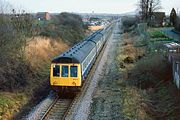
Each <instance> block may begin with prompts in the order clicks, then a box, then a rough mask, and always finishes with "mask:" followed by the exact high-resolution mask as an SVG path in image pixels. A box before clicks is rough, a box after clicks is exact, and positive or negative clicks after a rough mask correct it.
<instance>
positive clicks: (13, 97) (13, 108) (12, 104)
mask: <svg viewBox="0 0 180 120" xmlns="http://www.w3.org/2000/svg"><path fill="white" fill-rule="evenodd" d="M27 102H28V100H27V96H25V95H24V94H21V93H17V94H15V93H9V92H1V93H0V119H1V120H9V119H11V118H12V116H13V115H14V113H15V112H18V111H19V109H20V108H21V107H22V106H23V105H25V104H26V103H27Z"/></svg>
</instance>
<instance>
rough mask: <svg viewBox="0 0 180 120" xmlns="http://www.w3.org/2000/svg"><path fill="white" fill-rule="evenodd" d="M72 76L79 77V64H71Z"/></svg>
mask: <svg viewBox="0 0 180 120" xmlns="http://www.w3.org/2000/svg"><path fill="white" fill-rule="evenodd" d="M71 77H77V66H71Z"/></svg>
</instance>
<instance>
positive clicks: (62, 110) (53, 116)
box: [40, 97, 74, 120]
mask: <svg viewBox="0 0 180 120" xmlns="http://www.w3.org/2000/svg"><path fill="white" fill-rule="evenodd" d="M73 100H74V98H60V97H56V98H55V99H54V101H53V103H52V104H51V105H50V106H49V108H48V109H47V110H46V111H44V112H42V115H41V118H40V120H63V119H64V118H65V116H66V114H67V113H68V110H69V109H70V108H71V105H72V103H73Z"/></svg>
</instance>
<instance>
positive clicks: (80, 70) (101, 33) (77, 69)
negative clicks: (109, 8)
mask: <svg viewBox="0 0 180 120" xmlns="http://www.w3.org/2000/svg"><path fill="white" fill-rule="evenodd" d="M111 31H112V27H111V26H108V27H106V28H104V29H102V30H98V31H96V32H95V33H93V34H92V35H91V36H89V37H87V38H86V39H84V40H82V41H81V42H79V43H78V44H76V45H75V46H73V47H72V48H70V49H69V50H68V51H66V52H64V53H63V54H61V55H60V56H58V57H56V58H54V59H53V60H52V63H51V70H50V71H51V72H50V85H51V86H52V87H53V88H55V89H56V90H61V89H62V88H73V87H80V86H82V82H83V81H84V80H85V78H86V76H87V75H88V73H89V71H90V69H91V67H92V66H93V64H94V62H95V61H96V58H97V56H98V55H99V53H100V51H101V50H102V48H103V46H104V44H105V42H106V40H107V38H108V36H109V34H110V32H111Z"/></svg>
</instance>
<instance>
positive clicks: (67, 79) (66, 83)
mask: <svg viewBox="0 0 180 120" xmlns="http://www.w3.org/2000/svg"><path fill="white" fill-rule="evenodd" d="M50 84H51V86H54V87H58V86H59V87H60V86H61V87H62V86H63V87H70V86H71V87H74V86H76V87H79V86H81V66H80V64H60V63H59V64H56V63H52V64H51V74H50Z"/></svg>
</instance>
